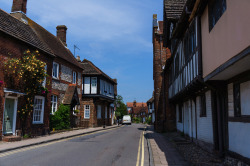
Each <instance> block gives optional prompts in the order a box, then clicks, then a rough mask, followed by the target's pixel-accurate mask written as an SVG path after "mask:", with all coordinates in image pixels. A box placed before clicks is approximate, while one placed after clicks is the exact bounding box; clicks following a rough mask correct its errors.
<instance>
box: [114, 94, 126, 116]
mask: <svg viewBox="0 0 250 166" xmlns="http://www.w3.org/2000/svg"><path fill="white" fill-rule="evenodd" d="M115 103H116V106H117V108H116V117H119V118H122V117H123V116H124V115H127V114H128V113H127V106H126V105H125V104H124V102H123V98H122V96H121V95H117V98H116V101H115Z"/></svg>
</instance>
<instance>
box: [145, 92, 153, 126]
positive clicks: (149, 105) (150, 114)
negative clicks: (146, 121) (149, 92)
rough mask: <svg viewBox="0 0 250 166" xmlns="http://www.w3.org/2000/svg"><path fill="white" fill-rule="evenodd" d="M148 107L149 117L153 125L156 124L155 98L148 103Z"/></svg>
mask: <svg viewBox="0 0 250 166" xmlns="http://www.w3.org/2000/svg"><path fill="white" fill-rule="evenodd" d="M147 106H148V117H151V123H152V124H154V122H155V107H154V96H153V97H151V98H150V99H149V100H148V101H147Z"/></svg>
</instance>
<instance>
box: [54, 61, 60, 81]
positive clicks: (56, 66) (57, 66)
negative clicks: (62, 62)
mask: <svg viewBox="0 0 250 166" xmlns="http://www.w3.org/2000/svg"><path fill="white" fill-rule="evenodd" d="M52 77H53V78H57V79H58V78H59V64H58V63H56V62H53V71H52Z"/></svg>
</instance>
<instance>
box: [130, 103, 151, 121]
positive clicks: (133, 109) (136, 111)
mask: <svg viewBox="0 0 250 166" xmlns="http://www.w3.org/2000/svg"><path fill="white" fill-rule="evenodd" d="M127 110H128V114H129V115H131V117H132V118H134V117H137V118H141V122H142V123H144V122H145V120H146V118H147V117H148V107H147V104H146V103H137V102H136V100H135V101H134V102H127Z"/></svg>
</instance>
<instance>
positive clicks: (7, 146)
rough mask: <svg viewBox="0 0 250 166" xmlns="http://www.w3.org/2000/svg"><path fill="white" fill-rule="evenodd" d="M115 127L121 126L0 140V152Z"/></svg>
mask: <svg viewBox="0 0 250 166" xmlns="http://www.w3.org/2000/svg"><path fill="white" fill-rule="evenodd" d="M117 127H121V126H117V125H114V126H106V128H103V127H95V128H87V129H80V130H73V131H66V132H62V133H56V134H52V135H46V136H41V137H36V138H31V139H26V140H22V141H17V142H2V141H0V153H3V152H7V151H11V150H14V149H19V148H23V147H28V146H33V145H39V144H43V143H47V142H52V141H57V140H61V139H65V138H70V137H74V136H78V135H82V134H87V133H93V132H96V131H101V130H107V129H112V128H117Z"/></svg>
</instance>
